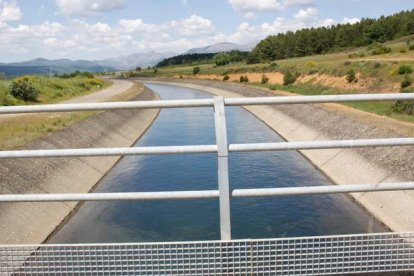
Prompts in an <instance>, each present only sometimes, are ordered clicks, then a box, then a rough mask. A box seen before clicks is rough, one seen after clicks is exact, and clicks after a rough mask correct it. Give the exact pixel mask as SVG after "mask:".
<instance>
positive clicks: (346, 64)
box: [344, 60, 352, 66]
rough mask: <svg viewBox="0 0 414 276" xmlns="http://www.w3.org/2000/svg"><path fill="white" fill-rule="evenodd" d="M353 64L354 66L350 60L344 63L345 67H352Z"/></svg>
mask: <svg viewBox="0 0 414 276" xmlns="http://www.w3.org/2000/svg"><path fill="white" fill-rule="evenodd" d="M351 64H352V62H350V61H349V60H347V61H345V62H344V66H348V65H351Z"/></svg>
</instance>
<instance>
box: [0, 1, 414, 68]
mask: <svg viewBox="0 0 414 276" xmlns="http://www.w3.org/2000/svg"><path fill="white" fill-rule="evenodd" d="M413 2H414V1H413V0H208V1H205V0H134V1H132V0H37V1H33V0H20V1H18V0H0V63H1V62H12V61H21V60H27V59H32V58H36V57H44V58H51V59H56V58H71V59H90V60H93V59H101V58H106V57H112V56H119V55H126V54H131V53H136V52H147V51H152V50H153V51H157V52H170V51H172V52H177V53H180V52H184V51H186V50H188V49H190V48H193V47H200V46H205V45H209V44H213V43H216V42H224V41H229V42H234V43H239V44H249V43H252V42H255V41H258V40H260V39H262V38H264V37H266V36H267V35H269V34H276V33H278V32H285V31H287V30H297V29H300V28H304V27H310V26H315V27H317V26H328V25H330V24H335V23H343V22H350V23H354V22H357V21H358V20H360V19H361V18H363V17H379V16H381V15H390V14H393V13H395V12H398V11H401V10H407V9H413V8H414V5H413V4H414V3H413Z"/></svg>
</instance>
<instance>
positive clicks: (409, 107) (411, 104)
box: [392, 92, 414, 115]
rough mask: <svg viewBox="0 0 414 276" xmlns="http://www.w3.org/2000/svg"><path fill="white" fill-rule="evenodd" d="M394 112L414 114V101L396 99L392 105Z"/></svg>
mask: <svg viewBox="0 0 414 276" xmlns="http://www.w3.org/2000/svg"><path fill="white" fill-rule="evenodd" d="M403 93H410V92H403ZM392 109H393V111H394V112H397V113H405V114H409V115H413V114H414V101H403V100H400V101H396V102H395V103H394V105H393V106H392Z"/></svg>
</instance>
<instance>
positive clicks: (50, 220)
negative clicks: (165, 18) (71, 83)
mask: <svg viewBox="0 0 414 276" xmlns="http://www.w3.org/2000/svg"><path fill="white" fill-rule="evenodd" d="M157 99H159V97H158V95H157V94H156V93H154V92H153V91H152V90H150V89H148V88H145V89H144V90H143V91H142V92H141V93H140V94H139V95H138V96H137V97H135V98H133V99H131V100H135V101H150V100H157ZM158 114H159V109H145V110H116V111H105V112H101V113H98V114H96V115H93V116H91V117H89V118H87V119H85V120H83V121H80V122H78V123H75V124H73V125H71V126H69V127H67V128H65V129H62V130H60V131H57V132H53V133H50V134H48V135H46V136H44V137H42V138H40V139H37V140H36V141H34V142H32V143H30V144H29V145H28V146H26V147H24V148H25V149H57V148H88V147H91V148H93V147H99V148H101V147H129V146H132V145H133V144H135V142H136V141H137V140H138V139H139V138H140V137H141V136H142V135H143V134H144V133H145V132H146V130H147V129H148V128H149V127H150V126H151V124H152V123H153V122H154V120H155V119H156V118H157V116H158ZM120 159H121V157H105V158H103V157H88V158H51V159H12V160H1V161H0V175H1V179H0V189H1V190H2V191H3V192H4V193H10V194H30V193H41V194H44V193H87V192H89V191H90V190H91V189H93V187H95V185H97V184H98V183H99V182H100V180H101V179H102V178H103V177H104V176H105V175H106V174H107V173H108V172H109V171H110V170H111V168H112V167H113V166H114V165H115V164H116V163H117V162H118V161H119V160H120ZM77 204H78V203H65V202H60V203H10V204H1V205H0V243H1V244H40V243H42V242H44V241H45V240H46V239H47V238H48V236H49V235H50V234H51V233H53V232H54V231H55V230H56V229H57V228H58V227H59V225H60V224H61V223H62V222H63V221H64V220H65V219H66V218H67V217H68V216H69V215H70V214H71V212H73V211H74V210H75V208H76V206H77Z"/></svg>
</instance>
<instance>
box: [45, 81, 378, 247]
mask: <svg viewBox="0 0 414 276" xmlns="http://www.w3.org/2000/svg"><path fill="white" fill-rule="evenodd" d="M148 87H150V88H151V89H153V90H154V91H155V92H157V93H158V94H159V95H160V96H161V98H162V99H200V98H208V97H211V95H209V94H206V93H203V92H199V91H196V90H192V89H185V88H178V87H173V86H166V85H153V84H151V85H148ZM226 116H227V127H228V136H229V137H228V138H229V143H255V142H258V143H260V142H278V141H282V139H281V138H280V137H279V136H278V135H277V134H275V133H274V132H273V131H272V130H271V129H269V128H268V127H267V126H266V125H265V124H263V123H262V122H261V121H259V120H258V119H257V118H255V117H254V116H253V115H251V114H250V113H248V112H247V111H245V110H244V109H242V108H240V107H231V108H227V109H226ZM201 144H215V132H214V118H213V110H212V108H187V109H165V110H162V111H161V113H160V115H159V117H158V118H157V120H156V121H155V122H154V124H153V125H152V126H151V128H150V129H149V130H148V131H147V133H146V134H145V135H144V136H143V137H142V138H141V139H140V141H139V142H138V143H137V144H136V145H137V146H166V145H201ZM229 162H230V163H229V168H230V185H231V188H269V187H288V186H289V187H290V186H292V187H294V186H310V185H332V183H331V181H330V180H329V179H327V178H326V177H325V176H324V175H323V174H322V173H321V172H320V171H319V170H317V169H316V168H315V167H314V166H313V165H312V164H310V163H309V162H308V161H307V160H306V159H305V158H304V157H303V156H302V155H300V154H299V153H298V152H294V151H289V152H259V153H233V154H230V159H229ZM213 189H217V157H216V155H215V154H207V155H206V154H199V155H172V156H130V157H125V158H124V159H122V160H121V161H120V162H119V163H118V164H117V165H116V166H115V167H114V168H113V169H112V170H111V171H110V173H109V174H108V175H107V176H106V177H105V179H103V181H102V182H101V184H100V185H99V186H98V187H97V189H96V192H148V191H183V190H213ZM231 208H232V209H231V210H232V234H233V238H234V239H243V238H274V237H287V236H292V237H294V236H312V235H331V234H347V233H367V232H383V231H386V229H385V228H384V227H383V226H382V225H381V224H380V223H379V222H378V221H376V220H375V219H374V218H373V217H372V216H371V215H370V214H369V213H367V212H366V211H365V210H363V209H362V208H361V207H360V206H359V205H357V204H355V203H354V202H352V201H351V200H350V198H349V197H347V196H345V195H321V196H315V195H312V196H287V197H270V198H236V199H232V200H231ZM219 221H220V220H219V204H218V199H205V200H184V201H179V200H176V201H151V202H133V201H131V202H97V203H95V202H92V203H85V204H83V205H82V207H81V208H80V209H79V211H78V212H77V213H76V214H75V215H74V216H73V217H72V218H71V219H70V220H69V221H68V222H67V223H66V224H65V225H64V226H63V227H62V228H61V229H60V230H59V231H58V232H57V233H56V234H55V235H54V236H53V237H52V238H51V239H50V241H49V242H50V243H86V242H146V241H183V240H218V239H220V233H219V229H220V225H219Z"/></svg>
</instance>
